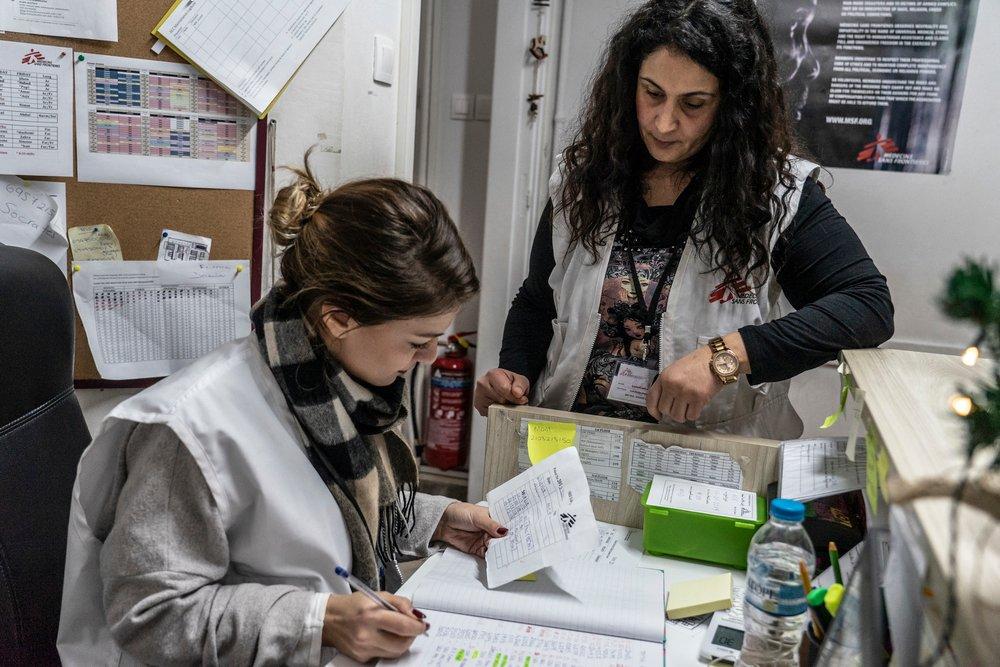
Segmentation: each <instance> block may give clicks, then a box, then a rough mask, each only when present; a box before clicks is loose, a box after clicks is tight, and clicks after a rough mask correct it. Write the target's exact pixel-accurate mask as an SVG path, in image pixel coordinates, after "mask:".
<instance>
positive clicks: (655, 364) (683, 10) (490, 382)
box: [476, 0, 893, 438]
mask: <svg viewBox="0 0 1000 667" xmlns="http://www.w3.org/2000/svg"><path fill="white" fill-rule="evenodd" d="M794 150H795V142H794V138H793V136H792V132H791V129H790V125H789V120H788V115H787V112H786V109H785V101H784V98H783V95H782V91H781V87H780V84H779V80H778V76H777V67H776V64H775V57H774V49H773V46H772V44H771V40H770V37H769V36H768V30H767V26H766V25H765V23H764V21H763V19H762V18H761V16H760V14H759V13H758V11H757V8H756V6H755V4H754V2H753V0H652V1H650V2H647V3H646V4H644V5H642V6H641V7H640V8H639V9H637V10H636V11H635V12H634V13H633V14H631V15H630V16H629V17H627V18H626V19H625V21H624V23H623V24H622V25H621V27H620V28H619V29H618V31H617V32H616V33H615V34H614V36H612V37H611V39H610V41H609V43H608V45H607V47H606V50H605V53H604V56H603V62H602V64H601V65H600V67H599V68H598V70H597V72H596V74H595V76H594V78H593V81H592V88H591V91H590V95H589V98H588V99H587V102H586V105H585V108H584V109H583V112H582V115H581V119H580V122H579V127H578V130H577V132H576V135H575V137H574V139H573V141H572V143H571V144H570V146H569V147H568V148H567V149H566V151H565V152H564V153H563V156H562V161H561V164H560V167H559V169H558V170H557V172H556V173H555V174H554V175H553V177H552V179H551V181H550V184H549V187H550V201H549V205H548V206H547V207H546V210H545V212H544V213H543V216H542V220H541V223H540V224H539V228H538V233H537V235H536V237H535V240H534V245H533V247H532V251H531V262H530V271H529V275H528V277H527V279H526V280H525V282H524V285H523V286H522V287H521V290H520V292H519V293H518V295H517V297H516V298H515V299H514V302H513V305H512V306H511V309H510V312H509V314H508V316H507V324H506V327H505V329H504V336H503V347H502V350H501V352H500V367H499V368H496V369H493V370H491V371H489V372H487V373H486V374H485V375H484V376H482V377H481V378H480V379H479V381H478V383H477V386H476V407H477V409H478V410H479V411H480V412H481V413H485V411H486V409H487V408H488V406H489V405H491V404H493V403H502V404H524V403H527V402H529V401H530V402H531V403H533V404H536V405H541V406H544V407H550V408H557V409H561V410H573V411H576V412H586V413H590V414H599V415H606V416H611V417H621V418H626V419H638V420H646V421H667V420H669V421H672V422H680V423H685V424H686V425H688V426H694V427H697V428H706V429H714V430H719V431H725V432H731V433H740V434H745V435H753V436H760V437H771V438H794V437H798V436H799V435H801V433H802V422H801V420H800V419H799V417H798V415H797V414H796V413H795V410H794V409H793V407H792V405H791V403H790V402H789V401H788V387H789V381H790V378H792V377H793V376H795V375H797V374H799V373H801V372H803V371H805V370H808V369H810V368H814V367H816V366H819V365H821V364H823V363H825V362H827V361H829V360H832V359H835V358H836V356H837V353H838V352H839V351H840V350H842V349H845V348H859V347H872V346H875V345H878V344H879V343H881V342H883V341H885V340H887V339H888V338H889V337H890V336H891V335H892V328H893V325H892V316H893V309H892V302H891V300H890V297H889V290H888V287H887V285H886V281H885V278H884V277H883V276H882V275H881V274H880V273H879V271H878V270H877V269H876V267H875V265H874V263H873V262H872V260H871V258H869V256H868V254H867V253H866V251H865V249H864V247H863V246H862V244H861V242H860V240H859V239H858V237H857V236H856V235H855V233H854V231H853V230H852V229H851V228H850V226H849V225H848V224H847V222H846V220H844V218H843V217H842V216H841V215H840V214H839V213H838V212H837V210H836V209H835V208H834V207H833V204H832V203H831V202H830V200H829V199H828V198H827V196H826V194H825V191H824V189H823V187H822V186H821V185H820V184H819V183H818V182H817V180H816V177H817V175H818V173H819V167H818V166H817V165H815V164H812V163H810V162H807V161H806V160H803V159H800V158H798V157H796V156H795V155H794V154H793V152H794Z"/></svg>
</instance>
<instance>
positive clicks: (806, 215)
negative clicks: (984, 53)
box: [500, 178, 893, 385]
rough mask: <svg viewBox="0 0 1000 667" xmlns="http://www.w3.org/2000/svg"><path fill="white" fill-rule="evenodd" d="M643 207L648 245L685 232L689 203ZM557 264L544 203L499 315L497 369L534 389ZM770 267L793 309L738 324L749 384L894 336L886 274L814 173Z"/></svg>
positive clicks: (552, 309) (550, 312)
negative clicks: (524, 269)
mask: <svg viewBox="0 0 1000 667" xmlns="http://www.w3.org/2000/svg"><path fill="white" fill-rule="evenodd" d="M682 197H683V195H682ZM678 201H679V202H680V200H678ZM646 210H647V211H652V212H653V217H654V218H655V221H656V224H654V225H647V226H646V230H645V234H646V236H647V237H649V236H659V239H656V238H647V239H646V242H648V243H650V244H652V245H657V244H661V245H662V244H667V243H670V242H672V241H674V240H676V238H677V235H678V233H683V234H686V233H687V230H689V229H690V226H691V222H692V219H693V216H694V208H693V207H690V206H664V207H651V208H647V209H646ZM555 262H556V258H555V257H554V255H553V249H552V202H551V201H550V202H549V204H548V206H546V208H545V211H544V212H543V213H542V217H541V221H540V222H539V225H538V230H537V232H536V234H535V239H534V243H533V245H532V248H531V257H530V265H529V270H528V276H527V278H525V280H524V283H523V284H522V285H521V289H520V290H519V291H518V293H517V296H516V297H515V298H514V301H513V303H512V304H511V308H510V311H509V312H508V314H507V322H506V325H505V326H504V333H503V344H502V347H501V350H500V367H501V368H504V369H507V370H509V371H512V372H514V373H520V374H521V375H524V376H525V377H527V378H528V380H529V381H530V382H531V384H532V385H534V383H535V380H537V378H538V376H539V374H540V373H541V371H542V369H543V368H544V366H545V357H546V352H547V350H548V346H549V343H550V341H551V340H552V328H551V325H550V322H551V320H552V319H553V318H554V317H555V316H556V312H555V301H554V299H553V295H552V290H551V288H550V287H549V284H548V281H549V275H550V274H551V273H552V269H553V268H554V267H555ZM771 269H772V270H773V271H775V272H776V276H777V280H778V284H779V285H780V286H781V289H782V290H783V291H784V294H785V296H786V297H787V298H788V301H789V302H790V303H791V304H792V306H793V307H795V308H796V311H795V312H793V313H790V314H788V315H786V316H785V317H782V318H779V319H777V320H773V321H771V322H766V323H764V324H759V325H749V326H744V327H741V328H740V330H739V332H740V335H741V336H742V338H743V343H744V345H745V346H746V350H747V357H748V359H749V362H750V371H751V374H750V377H749V378H748V380H749V382H750V383H752V384H756V383H758V382H776V381H779V380H785V379H788V378H790V377H793V376H795V375H798V374H799V373H801V372H803V371H806V370H809V369H811V368H815V367H817V366H820V365H821V364H824V363H826V362H827V361H830V360H832V359H835V358H836V357H837V353H838V352H839V351H840V350H843V349H851V348H864V347H875V346H877V345H879V344H880V343H883V342H885V341H886V340H888V339H889V337H891V336H892V333H893V306H892V301H891V299H890V296H889V287H888V285H887V284H886V280H885V277H884V276H883V275H882V274H881V273H880V272H879V270H878V269H877V268H876V267H875V263H874V262H873V261H872V259H871V257H869V256H868V253H867V251H866V250H865V248H864V246H863V245H862V243H861V240H860V239H859V238H858V236H857V234H855V233H854V230H853V229H851V226H850V225H849V224H848V223H847V220H845V219H844V217H843V216H842V215H841V214H840V213H839V212H838V211H837V209H836V208H834V206H833V203H832V202H831V201H830V199H829V197H827V196H826V193H825V192H824V191H823V189H822V187H820V186H819V185H818V184H817V183H816V181H815V180H814V179H812V178H810V179H807V181H806V183H805V185H804V187H803V189H802V197H801V200H800V202H799V208H798V210H797V212H796V214H795V216H794V217H793V218H792V221H791V223H790V224H789V226H788V228H787V229H786V230H785V231H784V232H783V233H782V235H781V237H780V238H779V240H778V242H777V243H776V245H775V248H774V252H773V253H772V255H771Z"/></svg>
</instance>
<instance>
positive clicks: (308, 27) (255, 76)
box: [153, 0, 348, 118]
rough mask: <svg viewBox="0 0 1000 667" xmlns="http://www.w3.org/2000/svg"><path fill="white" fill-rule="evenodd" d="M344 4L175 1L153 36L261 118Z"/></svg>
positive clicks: (319, 0) (339, 0) (320, 0)
mask: <svg viewBox="0 0 1000 667" xmlns="http://www.w3.org/2000/svg"><path fill="white" fill-rule="evenodd" d="M347 5H348V0H265V1H264V2H258V3H255V4H254V11H248V9H247V7H246V3H245V2H242V1H241V0H184V1H183V2H181V1H180V0H178V2H176V3H174V6H173V7H171V8H170V10H169V11H168V12H167V13H166V15H165V16H164V17H163V19H162V20H161V21H160V22H159V23H158V24H157V25H156V27H155V28H154V29H153V35H155V36H156V37H157V38H158V39H160V40H162V41H163V42H165V43H166V44H167V45H168V46H170V48H172V49H173V50H174V51H176V52H177V53H179V54H180V55H181V56H183V57H184V58H186V59H187V60H188V61H189V62H190V63H192V64H193V65H195V66H197V67H198V68H199V69H201V70H202V71H203V72H205V73H206V74H207V75H208V76H210V77H212V79H214V80H215V81H216V82H217V83H218V84H219V85H220V86H222V87H223V88H225V89H226V90H227V91H229V92H230V93H231V94H232V95H234V96H235V97H236V98H238V99H239V100H241V101H242V102H243V103H244V104H245V105H247V106H248V107H249V108H250V109H252V110H253V112H254V113H255V114H256V115H257V116H258V117H260V118H263V117H264V115H265V114H267V112H268V111H269V110H270V108H271V106H272V105H273V104H274V102H275V101H276V100H277V99H278V96H279V95H280V94H281V92H282V91H283V90H284V89H285V86H287V85H288V82H289V81H290V80H291V78H292V76H294V74H295V72H296V71H297V70H298V68H299V66H300V65H302V63H303V61H305V59H306V57H307V56H308V55H309V54H310V53H311V52H312V50H313V49H314V48H315V47H316V44H318V43H319V40H320V39H322V38H323V36H324V35H325V34H326V33H327V31H328V30H329V29H330V27H331V26H332V25H333V24H334V22H335V21H336V20H337V19H338V18H339V17H340V15H341V14H342V13H343V11H344V9H345V8H346V7H347ZM247 45H251V46H252V48H246V47H247Z"/></svg>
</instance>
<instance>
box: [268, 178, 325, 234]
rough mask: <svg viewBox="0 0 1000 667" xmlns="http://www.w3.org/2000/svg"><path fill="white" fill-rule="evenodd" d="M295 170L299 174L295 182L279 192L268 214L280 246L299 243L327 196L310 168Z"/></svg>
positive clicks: (272, 231) (269, 222)
mask: <svg viewBox="0 0 1000 667" xmlns="http://www.w3.org/2000/svg"><path fill="white" fill-rule="evenodd" d="M291 171H292V172H293V173H294V174H295V175H296V179H295V182H293V183H291V184H290V185H287V186H285V187H283V188H281V190H279V191H278V194H277V195H276V196H275V198H274V203H273V204H272V205H271V211H270V213H269V214H268V224H269V225H270V227H271V236H272V239H273V240H274V243H275V245H277V246H280V247H285V246H288V245H291V244H292V243H294V242H295V240H296V239H297V238H298V237H299V235H300V234H301V233H302V229H303V228H304V227H305V224H306V223H307V222H308V221H309V219H310V218H312V215H313V213H315V212H316V209H318V208H319V207H320V206H321V205H322V203H323V199H324V193H323V190H322V189H321V188H320V187H319V184H318V183H317V182H316V179H315V178H314V177H313V175H312V173H311V172H310V171H308V170H306V171H301V170H298V169H292V170H291Z"/></svg>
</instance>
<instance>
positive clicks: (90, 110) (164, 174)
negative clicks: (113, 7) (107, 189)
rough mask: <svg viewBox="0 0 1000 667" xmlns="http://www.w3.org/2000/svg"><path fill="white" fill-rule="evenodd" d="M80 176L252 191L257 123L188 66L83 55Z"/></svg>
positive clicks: (83, 178) (78, 82) (94, 179)
mask: <svg viewBox="0 0 1000 667" xmlns="http://www.w3.org/2000/svg"><path fill="white" fill-rule="evenodd" d="M80 56H81V57H82V58H83V60H80V61H79V62H78V63H77V65H76V91H77V94H76V141H77V151H78V152H77V168H78V171H79V175H78V179H79V180H81V181H89V182H97V183H137V184H140V185H167V186H178V187H190V188H221V189H230V190H252V189H253V187H254V162H255V157H256V156H255V151H256V145H257V131H256V125H257V120H256V118H254V116H253V115H252V114H251V113H250V112H249V111H248V110H247V109H246V108H245V107H244V106H243V105H242V104H240V103H239V101H238V100H236V99H234V98H233V97H232V96H231V95H229V94H227V93H226V92H225V91H224V90H222V89H221V88H219V86H217V85H216V84H215V83H214V82H212V81H211V80H210V79H208V78H207V77H205V76H204V75H203V74H200V73H199V72H198V71H197V70H196V69H195V68H193V67H191V66H190V65H184V64H180V63H168V62H161V61H157V60H143V59H140V58H119V57H116V56H104V55H95V54H90V53H83V54H80Z"/></svg>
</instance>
